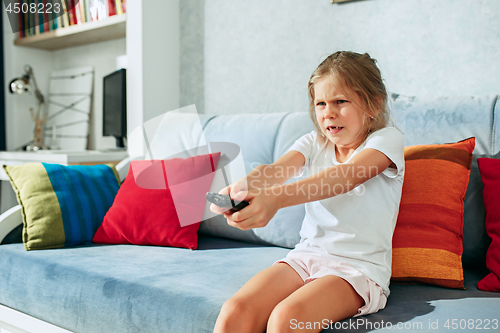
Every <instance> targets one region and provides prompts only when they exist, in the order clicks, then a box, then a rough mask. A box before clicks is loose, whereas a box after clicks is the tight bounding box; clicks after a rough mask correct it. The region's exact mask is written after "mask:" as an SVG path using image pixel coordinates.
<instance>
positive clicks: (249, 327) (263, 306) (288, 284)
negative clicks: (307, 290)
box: [214, 263, 304, 333]
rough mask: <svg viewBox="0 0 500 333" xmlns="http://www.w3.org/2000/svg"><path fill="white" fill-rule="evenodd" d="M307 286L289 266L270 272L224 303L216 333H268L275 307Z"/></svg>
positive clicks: (244, 287) (257, 276)
mask: <svg viewBox="0 0 500 333" xmlns="http://www.w3.org/2000/svg"><path fill="white" fill-rule="evenodd" d="M303 285H304V282H303V281H302V278H301V277H300V276H299V275H298V274H297V272H295V270H294V269H293V268H291V267H290V266H288V264H285V263H279V264H277V265H274V266H271V267H268V268H266V269H265V270H263V271H262V272H260V273H258V274H257V275H255V276H254V277H253V278H251V279H250V280H249V281H248V282H247V283H246V284H245V285H244V286H243V287H241V289H240V290H238V292H236V294H234V296H233V297H231V298H230V299H228V300H227V301H226V303H224V305H223V306H222V309H221V312H220V314H219V317H218V318H217V322H216V323H215V328H214V332H216V333H221V332H231V333H234V332H238V333H244V332H258V333H262V332H264V330H265V329H266V324H267V320H268V319H269V315H270V314H271V312H272V311H273V309H274V307H275V306H276V305H277V304H278V303H280V302H281V301H282V300H284V299H285V298H286V297H288V296H289V295H290V294H291V293H293V292H294V291H296V290H297V289H299V288H300V287H302V286H303Z"/></svg>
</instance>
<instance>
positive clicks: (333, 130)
mask: <svg viewBox="0 0 500 333" xmlns="http://www.w3.org/2000/svg"><path fill="white" fill-rule="evenodd" d="M343 128H344V127H341V126H328V127H327V128H326V130H327V131H328V132H330V133H338V132H340V131H341V130H342V129H343Z"/></svg>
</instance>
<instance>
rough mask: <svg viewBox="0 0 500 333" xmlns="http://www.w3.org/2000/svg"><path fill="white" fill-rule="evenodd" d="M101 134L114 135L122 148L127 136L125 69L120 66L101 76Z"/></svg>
mask: <svg viewBox="0 0 500 333" xmlns="http://www.w3.org/2000/svg"><path fill="white" fill-rule="evenodd" d="M102 95H103V106H102V120H103V121H102V124H103V126H102V135H103V136H114V137H115V138H116V146H117V147H118V148H124V147H125V145H124V141H123V139H124V138H126V137H127V71H126V70H125V69H124V68H122V69H119V70H117V71H116V72H113V73H111V74H109V75H106V76H105V77H104V78H103V94H102Z"/></svg>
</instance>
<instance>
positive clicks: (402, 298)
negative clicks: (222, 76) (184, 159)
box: [0, 94, 500, 333]
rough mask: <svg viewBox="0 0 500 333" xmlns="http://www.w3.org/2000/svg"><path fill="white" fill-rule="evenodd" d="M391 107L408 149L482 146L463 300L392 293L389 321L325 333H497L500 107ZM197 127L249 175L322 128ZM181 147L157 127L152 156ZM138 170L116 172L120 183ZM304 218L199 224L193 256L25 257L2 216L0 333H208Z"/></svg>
mask: <svg viewBox="0 0 500 333" xmlns="http://www.w3.org/2000/svg"><path fill="white" fill-rule="evenodd" d="M392 99H393V101H392V109H393V115H394V118H395V122H396V125H397V126H398V127H399V128H400V129H401V130H402V132H403V133H404V138H405V146H412V145H427V144H442V143H447V142H457V141H459V140H463V139H465V138H469V137H475V138H476V139H475V142H476V145H475V150H474V153H473V161H472V166H471V171H470V178H469V183H468V187H467V193H466V195H465V200H464V205H465V208H464V225H463V255H462V263H463V270H464V280H465V289H452V288H443V287H440V286H436V285H429V284H419V283H410V284H408V283H406V284H398V283H391V286H390V289H391V295H390V297H389V299H388V303H387V306H386V308H385V309H384V310H382V311H380V312H378V313H376V314H372V315H368V316H364V317H358V318H350V319H346V320H344V321H343V322H340V323H338V324H337V325H330V326H329V327H327V328H325V329H324V332H337V331H338V332H344V331H349V332H370V331H375V330H377V331H382V332H383V331H392V330H394V329H401V330H406V331H410V332H411V331H418V332H448V331H454V332H455V331H471V330H475V329H491V331H500V327H499V326H498V325H499V323H498V320H500V294H499V293H494V292H485V291H481V290H479V289H478V287H477V282H478V280H480V279H482V278H483V277H484V276H485V275H486V274H487V273H488V271H487V269H486V265H485V257H486V252H487V249H488V245H489V243H490V242H491V239H490V238H489V237H488V235H487V233H486V229H485V214H486V213H485V208H484V205H483V202H482V189H483V185H482V182H481V177H480V173H479V169H478V166H477V158H479V157H493V158H495V157H496V158H498V157H500V156H499V155H498V153H499V152H500V101H498V96H448V97H429V96H423V97H408V96H400V95H395V94H394V95H393V96H392ZM199 119H200V125H201V127H202V129H203V135H204V137H205V139H206V141H207V142H231V143H234V144H236V145H238V146H239V147H240V149H241V156H242V158H243V163H244V167H245V169H246V171H247V172H248V171H250V170H251V169H252V168H253V167H255V166H256V165H259V164H268V163H272V162H273V161H274V160H276V159H277V158H278V157H279V156H281V155H282V154H283V153H285V152H286V151H287V149H288V148H289V147H290V146H291V145H292V143H293V142H294V141H295V140H296V139H298V138H299V137H300V136H302V135H303V134H305V133H308V132H310V131H312V130H313V129H314V127H313V125H312V122H311V120H310V118H309V115H308V114H307V113H306V112H303V113H273V114H257V113H256V114H241V115H223V116H222V115H219V116H210V115H201V116H200V118H199ZM175 125H176V128H177V129H178V130H179V131H180V132H183V131H184V132H190V131H192V126H191V125H190V124H187V123H186V124H183V123H182V122H179V123H178V124H175ZM173 135H177V134H173ZM169 136H170V137H169ZM177 139H178V138H176V137H172V135H171V134H170V133H169V132H166V131H163V132H162V127H161V125H160V126H159V127H158V129H157V135H156V137H155V138H154V139H153V141H154V142H151V147H152V149H155V147H160V148H158V149H161V147H162V146H166V145H175V144H179V145H181V144H182V140H177ZM129 162H130V161H129V160H125V161H122V162H121V163H120V164H119V165H118V166H117V169H118V172H119V174H120V176H121V177H122V179H123V177H125V175H126V173H127V170H128V167H129ZM303 217H304V207H303V206H295V207H289V208H287V209H284V210H281V211H279V212H278V214H277V215H276V216H275V217H274V218H273V220H272V221H271V222H270V223H269V225H268V226H266V227H265V228H262V229H255V230H247V231H242V230H238V229H235V228H231V227H229V226H228V225H227V224H226V223H225V220H224V219H223V218H222V217H221V216H216V217H211V218H209V219H207V220H205V221H203V222H201V224H200V229H199V232H198V236H199V238H198V246H197V249H196V250H190V249H186V248H175V247H160V246H139V245H124V244H121V245H102V244H85V245H79V246H71V247H63V248H58V249H50V250H36V251H26V250H25V249H24V247H23V244H22V240H21V236H20V235H21V228H22V226H21V224H22V215H21V210H20V207H19V206H17V207H14V208H12V209H10V210H9V211H7V212H5V213H4V214H2V215H1V216H0V241H1V242H2V243H1V245H0V328H1V329H3V330H5V331H7V332H106V333H109V332H175V333H181V332H182V333H190V332H193V333H194V332H211V331H212V330H213V327H214V324H215V321H216V318H217V316H218V314H219V311H220V308H221V306H222V304H223V303H224V302H225V300H227V299H228V298H229V297H231V296H232V295H233V294H234V293H235V292H236V291H237V290H238V289H239V288H240V287H241V286H242V285H243V284H244V283H245V282H246V281H247V280H248V279H249V278H251V277H252V276H253V275H255V274H256V273H257V272H259V271H261V270H262V269H264V268H266V267H268V266H270V265H271V264H272V263H273V262H274V261H275V260H277V259H280V258H282V257H284V256H285V255H286V254H287V252H288V251H289V250H290V248H292V247H293V246H294V244H295V243H297V242H298V240H299V230H300V226H301V222H302V219H303ZM415 265H418V263H415ZM0 331H1V332H4V331H2V330H0Z"/></svg>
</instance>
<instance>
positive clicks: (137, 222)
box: [93, 153, 220, 250]
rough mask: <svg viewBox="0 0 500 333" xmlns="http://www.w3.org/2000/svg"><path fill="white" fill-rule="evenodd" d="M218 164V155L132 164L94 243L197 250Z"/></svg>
mask: <svg viewBox="0 0 500 333" xmlns="http://www.w3.org/2000/svg"><path fill="white" fill-rule="evenodd" d="M219 158H220V153H214V154H208V155H202V156H195V157H190V158H186V159H181V158H174V159H170V160H161V161H132V162H131V164H130V169H129V172H128V174H127V177H126V179H125V181H124V182H123V184H122V186H121V187H120V189H119V190H118V193H117V195H116V197H115V201H114V202H113V205H112V206H111V208H110V209H109V210H108V212H107V214H106V216H105V217H104V220H103V222H102V224H101V226H100V227H99V229H98V230H97V232H96V233H95V235H94V238H93V242H95V243H105V244H136V245H159V246H173V247H185V248H189V249H193V250H194V249H196V247H197V245H198V235H197V232H198V228H199V226H200V223H199V222H201V219H202V216H203V211H204V209H205V203H206V199H205V194H206V192H208V190H209V189H210V185H211V183H212V179H213V175H214V171H215V167H216V166H217V163H218V162H219ZM134 175H136V176H134Z"/></svg>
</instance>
